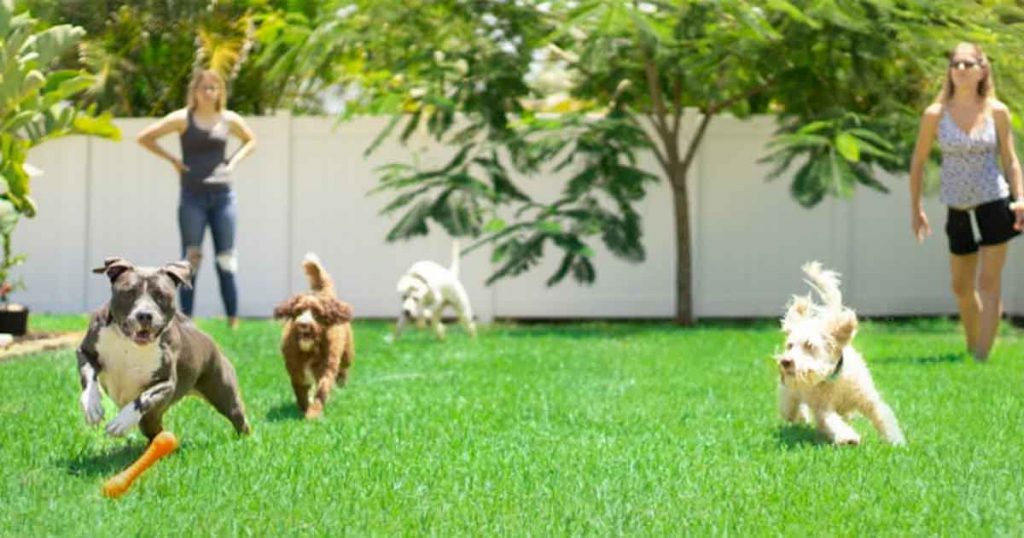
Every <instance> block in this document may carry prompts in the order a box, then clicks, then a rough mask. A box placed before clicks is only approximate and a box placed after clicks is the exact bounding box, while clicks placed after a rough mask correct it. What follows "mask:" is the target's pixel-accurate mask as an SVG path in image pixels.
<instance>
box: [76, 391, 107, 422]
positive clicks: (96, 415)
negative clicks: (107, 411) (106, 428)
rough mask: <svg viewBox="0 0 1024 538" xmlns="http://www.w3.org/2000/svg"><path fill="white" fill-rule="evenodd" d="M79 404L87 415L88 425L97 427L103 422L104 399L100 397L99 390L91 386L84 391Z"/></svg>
mask: <svg viewBox="0 0 1024 538" xmlns="http://www.w3.org/2000/svg"><path fill="white" fill-rule="evenodd" d="M78 402H79V403H80V404H81V405H82V412H84V413H85V422H86V424H89V425H90V426H95V425H97V424H99V423H100V422H102V421H103V398H102V397H101V396H100V391H99V389H97V388H96V387H95V386H91V387H89V388H87V389H85V390H83V391H82V395H81V396H80V397H79V398H78Z"/></svg>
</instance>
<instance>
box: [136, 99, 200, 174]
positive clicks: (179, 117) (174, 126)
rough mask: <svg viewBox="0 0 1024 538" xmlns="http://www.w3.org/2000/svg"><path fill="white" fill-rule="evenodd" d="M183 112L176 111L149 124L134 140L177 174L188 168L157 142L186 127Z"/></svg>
mask: <svg viewBox="0 0 1024 538" xmlns="http://www.w3.org/2000/svg"><path fill="white" fill-rule="evenodd" d="M185 113H186V112H185V111H184V110H176V111H174V112H171V113H170V114H168V115H166V116H164V117H163V118H161V119H159V120H157V121H156V122H154V123H152V124H150V125H149V126H147V127H146V128H145V129H143V130H142V132H140V133H139V135H138V137H137V138H136V139H137V140H138V142H139V144H141V145H142V147H144V148H146V149H148V150H149V151H151V152H153V154H154V155H156V156H157V157H160V158H162V159H164V160H166V161H168V162H170V163H171V165H172V166H174V168H175V169H177V170H178V171H179V172H183V171H185V170H187V169H188V168H187V167H186V166H185V165H184V164H183V163H182V162H181V160H180V159H178V158H177V157H175V156H174V155H172V154H170V153H169V152H168V151H167V150H165V149H164V148H163V147H161V146H160V144H158V143H157V140H158V139H159V138H160V137H162V136H164V135H166V134H170V133H181V132H183V131H184V130H185V128H186V127H187V120H186V119H185Z"/></svg>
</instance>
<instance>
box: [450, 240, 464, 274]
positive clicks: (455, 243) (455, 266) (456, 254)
mask: <svg viewBox="0 0 1024 538" xmlns="http://www.w3.org/2000/svg"><path fill="white" fill-rule="evenodd" d="M461 257H462V248H461V246H460V244H459V240H458V239H453V240H452V264H451V266H450V267H448V270H449V271H451V272H452V275H453V276H454V277H455V278H456V279H458V278H459V258H461Z"/></svg>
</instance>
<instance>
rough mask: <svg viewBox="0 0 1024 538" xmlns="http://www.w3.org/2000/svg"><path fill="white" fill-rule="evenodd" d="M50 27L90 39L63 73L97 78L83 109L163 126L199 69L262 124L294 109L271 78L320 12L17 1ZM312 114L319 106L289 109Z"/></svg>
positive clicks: (212, 4)
mask: <svg viewBox="0 0 1024 538" xmlns="http://www.w3.org/2000/svg"><path fill="white" fill-rule="evenodd" d="M22 3H23V4H24V5H25V6H27V7H28V8H29V9H31V10H32V11H33V12H34V13H37V14H38V15H39V16H40V18H42V19H43V20H45V21H47V22H48V23H49V24H75V25H79V26H81V27H83V28H84V29H85V30H86V31H87V32H88V38H87V39H86V41H85V42H84V43H83V45H82V47H81V50H80V51H79V54H78V55H77V56H71V57H64V58H63V62H64V64H65V65H67V66H70V67H74V68H79V67H84V68H86V69H89V70H90V71H92V72H94V73H96V78H95V79H94V81H93V84H92V85H91V86H90V87H89V89H88V92H87V98H88V102H89V103H95V104H97V105H98V106H99V107H100V108H101V109H103V110H109V111H111V112H112V113H113V114H115V115H116V116H122V117H123V116H160V115H164V114H166V113H168V112H171V111H172V110H175V109H178V108H181V107H182V106H184V105H185V102H186V96H187V95H186V92H187V89H188V88H187V85H188V81H189V79H190V78H191V74H192V71H193V70H195V69H202V68H209V69H213V70H215V71H218V72H219V73H220V74H221V75H222V76H224V78H225V80H227V81H228V84H229V100H228V106H229V107H230V108H231V109H232V110H234V111H236V112H239V113H243V114H264V113H267V112H269V111H271V110H273V109H274V108H277V107H281V106H288V105H292V104H293V102H292V101H291V100H290V99H289V96H288V95H286V94H285V93H284V92H283V91H282V87H280V86H279V85H275V84H271V83H270V82H269V81H268V78H270V76H269V75H268V70H269V68H270V66H271V65H272V64H273V63H274V62H275V61H276V59H277V58H279V57H281V56H282V55H285V54H287V53H288V52H289V47H290V46H291V44H292V40H293V39H294V36H295V34H297V33H301V32H303V31H308V20H309V19H310V18H315V17H316V16H317V14H318V13H319V12H320V9H321V7H322V6H321V3H320V2H316V1H314V0H226V1H224V0H221V1H217V0H181V1H175V2H165V1H161V0H23V2H22ZM294 105H295V108H296V109H298V110H310V109H311V110H316V109H317V107H319V106H320V103H319V101H318V100H316V99H308V100H307V101H303V102H297V101H296V102H295V103H294Z"/></svg>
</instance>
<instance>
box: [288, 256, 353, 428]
mask: <svg viewBox="0 0 1024 538" xmlns="http://www.w3.org/2000/svg"><path fill="white" fill-rule="evenodd" d="M302 266H303V268H304V269H305V271H306V276H307V277H308V278H309V287H310V291H309V292H307V293H300V294H296V295H293V296H291V297H290V298H289V299H288V300H287V301H285V302H283V303H281V304H280V305H278V306H277V308H275V309H274V317H275V318H278V319H286V320H287V321H286V322H285V325H284V330H283V332H282V335H281V354H282V355H284V363H285V368H286V369H287V370H288V376H289V377H291V382H292V390H294V391H295V403H296V404H298V406H299V410H300V411H302V412H303V413H304V414H305V416H306V418H309V419H312V418H317V417H319V416H320V414H321V413H323V409H324V404H325V403H326V402H327V397H328V396H329V395H330V392H331V389H332V388H333V387H334V385H335V383H337V385H338V386H341V387H343V386H345V382H346V381H347V380H348V370H349V368H350V367H351V366H352V361H353V360H354V359H355V343H354V341H353V339H352V325H351V323H349V322H350V321H351V320H352V307H351V306H349V305H348V304H347V303H344V302H342V301H339V300H338V298H337V297H336V296H335V294H334V284H333V283H332V281H331V277H330V276H329V275H328V274H327V271H325V270H324V268H323V266H322V265H321V264H320V262H319V260H317V259H316V256H315V255H307V256H306V259H305V260H303V262H302ZM306 312H309V313H310V314H311V315H312V320H310V319H309V318H310V316H306V318H304V319H300V318H302V315H303V314H304V313H306ZM313 384H315V392H314V393H313V401H312V402H310V389H311V388H313Z"/></svg>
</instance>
